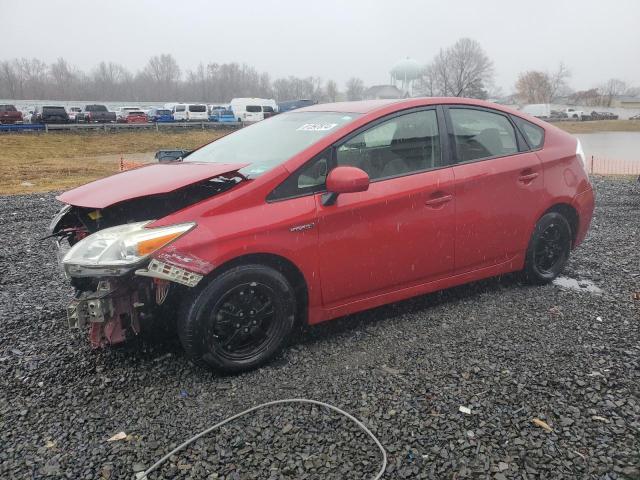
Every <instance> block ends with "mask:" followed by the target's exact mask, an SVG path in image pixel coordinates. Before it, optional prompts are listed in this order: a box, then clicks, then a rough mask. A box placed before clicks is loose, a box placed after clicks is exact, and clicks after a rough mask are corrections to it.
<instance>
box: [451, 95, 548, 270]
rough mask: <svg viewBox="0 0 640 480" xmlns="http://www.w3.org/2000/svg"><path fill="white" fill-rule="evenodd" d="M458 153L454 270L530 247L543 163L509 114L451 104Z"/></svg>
mask: <svg viewBox="0 0 640 480" xmlns="http://www.w3.org/2000/svg"><path fill="white" fill-rule="evenodd" d="M446 118H447V128H448V133H449V139H450V145H451V147H452V148H451V149H452V151H453V154H454V157H455V165H454V166H453V175H454V178H455V188H454V191H455V197H456V235H455V237H456V240H455V252H456V262H455V271H456V273H464V272H469V271H473V270H477V269H480V268H484V267H489V266H492V265H496V264H499V263H503V262H507V261H510V260H512V259H514V257H515V256H516V255H518V254H520V253H524V251H525V250H526V248H527V244H528V241H529V237H530V235H531V228H532V226H533V225H534V224H535V215H536V214H537V212H538V209H539V203H540V199H541V198H542V195H543V186H544V179H543V170H542V164H541V162H540V160H539V159H538V156H537V155H536V154H535V152H531V151H523V150H527V148H526V146H525V144H524V140H523V139H522V137H521V136H520V135H519V134H518V132H517V130H516V128H515V127H514V125H513V123H512V122H511V120H510V118H509V117H508V115H506V114H503V113H501V112H498V111H497V110H491V109H482V108H473V107H462V106H449V107H448V108H447V109H446Z"/></svg>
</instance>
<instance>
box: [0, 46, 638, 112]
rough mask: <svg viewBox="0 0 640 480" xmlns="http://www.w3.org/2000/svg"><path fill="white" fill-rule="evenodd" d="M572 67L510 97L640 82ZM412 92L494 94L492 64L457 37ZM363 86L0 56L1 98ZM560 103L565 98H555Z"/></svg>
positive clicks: (303, 94)
mask: <svg viewBox="0 0 640 480" xmlns="http://www.w3.org/2000/svg"><path fill="white" fill-rule="evenodd" d="M570 77H571V72H570V70H569V69H568V68H567V67H566V65H564V64H563V63H561V64H560V65H559V67H558V69H557V70H555V71H553V72H545V71H539V70H529V71H525V72H522V73H521V74H520V75H519V76H518V79H517V81H516V83H515V85H514V92H515V93H514V94H513V95H512V96H511V101H512V102H514V103H552V102H553V101H554V100H557V99H558V98H559V97H564V98H569V100H572V101H573V102H574V103H577V104H582V105H593V106H605V107H606V106H611V104H612V101H613V99H614V98H615V97H616V96H618V95H640V88H637V87H631V86H628V85H627V84H625V83H624V82H623V81H621V80H618V79H611V80H609V81H608V82H606V83H604V84H602V85H600V86H597V87H594V88H591V89H588V90H583V91H577V92H575V91H573V90H572V89H571V88H570V87H569V85H568V80H569V78H570ZM413 80H414V83H413V94H414V95H417V96H447V97H471V98H481V99H486V98H499V97H502V96H503V94H502V91H501V90H500V89H499V88H497V87H496V86H495V85H494V65H493V62H492V61H491V59H490V58H489V56H488V55H487V53H486V52H485V51H484V50H483V48H482V46H481V45H480V44H479V43H478V42H477V41H476V40H473V39H470V38H462V39H460V40H458V41H457V42H456V43H454V44H453V45H451V46H448V47H446V48H441V49H440V50H439V52H438V53H437V54H436V55H435V56H434V58H433V59H432V60H431V62H429V63H428V64H427V65H425V66H424V67H423V68H422V69H421V71H420V72H419V73H418V75H417V78H414V79H413ZM365 92H366V86H365V84H364V82H363V81H362V80H361V79H359V78H357V77H352V78H350V79H349V80H348V81H347V82H346V84H345V85H344V89H343V90H340V88H339V86H338V84H337V83H336V82H335V81H333V80H331V79H329V80H326V81H325V80H323V79H322V78H320V77H314V76H310V77H296V76H289V77H284V78H277V79H272V78H271V76H270V75H269V74H268V73H266V72H259V71H258V70H256V69H255V68H254V67H252V66H250V65H246V64H239V63H216V62H209V63H206V64H205V63H200V64H199V65H198V66H197V67H196V68H195V69H193V70H186V71H183V70H182V69H181V68H180V66H179V65H178V62H177V61H176V59H175V58H174V57H173V56H172V55H169V54H162V55H156V56H153V57H151V58H150V59H149V60H148V62H147V63H146V64H145V65H144V67H142V68H141V69H140V70H139V71H137V72H135V73H134V72H131V71H130V70H128V69H127V68H125V67H124V66H123V65H121V64H118V63H115V62H104V61H103V62H100V63H99V64H98V65H97V66H96V67H95V68H93V69H91V70H90V71H87V72H85V71H83V70H80V69H79V68H77V67H74V66H73V65H71V64H69V63H68V62H67V61H66V60H65V59H64V58H59V59H58V60H56V61H55V62H53V63H50V64H47V63H45V62H43V61H42V60H39V59H37V58H32V59H28V58H15V59H12V60H3V61H0V98H11V99H15V100H28V99H50V100H78V99H83V98H84V99H95V100H104V101H133V102H144V101H148V102H152V101H157V102H162V101H198V102H213V101H221V102H224V101H228V100H230V99H232V98H234V97H262V98H275V99H276V100H278V101H282V100H292V99H301V98H308V99H311V100H314V101H318V102H334V101H340V100H361V99H362V98H363V97H364V96H365ZM560 103H565V102H560Z"/></svg>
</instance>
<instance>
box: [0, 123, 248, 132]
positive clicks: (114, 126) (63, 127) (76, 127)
mask: <svg viewBox="0 0 640 480" xmlns="http://www.w3.org/2000/svg"><path fill="white" fill-rule="evenodd" d="M243 126H244V123H243V122H224V123H220V122H161V123H61V124H57V123H56V124H44V125H43V124H40V123H33V124H32V123H24V124H13V125H0V132H5V133H7V132H42V131H44V132H47V133H48V132H59V131H82V130H94V131H95V130H103V131H105V132H109V131H122V130H156V131H159V130H167V129H194V128H195V129H202V130H208V129H213V130H224V129H236V128H240V127H243Z"/></svg>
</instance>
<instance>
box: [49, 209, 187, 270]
mask: <svg viewBox="0 0 640 480" xmlns="http://www.w3.org/2000/svg"><path fill="white" fill-rule="evenodd" d="M151 222H153V220H148V221H145V222H137V223H128V224H126V225H118V226H117V227H111V228H105V229H104V230H100V231H98V232H96V233H94V234H92V235H89V236H88V237H86V238H83V239H82V240H80V241H79V242H78V243H76V244H75V245H74V246H73V247H72V248H71V250H69V251H68V252H67V254H66V255H65V256H64V258H63V259H62V264H63V266H64V269H65V271H66V272H67V274H69V275H70V276H72V277H88V276H99V275H119V274H122V273H124V272H126V271H129V270H131V269H132V268H133V267H135V266H137V265H139V264H140V263H141V262H142V261H144V260H145V259H147V257H149V255H151V254H152V253H153V252H155V251H156V250H159V249H160V248H162V247H164V246H165V245H167V244H168V243H170V242H173V241H174V240H176V239H177V238H179V237H180V236H182V235H184V234H185V233H187V232H188V231H189V230H191V229H192V228H193V227H195V225H196V224H195V223H182V224H179V225H171V226H168V227H158V228H145V227H146V225H149V224H150V223H151Z"/></svg>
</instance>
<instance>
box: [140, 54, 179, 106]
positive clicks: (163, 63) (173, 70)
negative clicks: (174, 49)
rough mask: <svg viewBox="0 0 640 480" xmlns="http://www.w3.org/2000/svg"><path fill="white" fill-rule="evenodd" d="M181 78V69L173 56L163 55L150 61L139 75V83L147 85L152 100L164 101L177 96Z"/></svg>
mask: <svg viewBox="0 0 640 480" xmlns="http://www.w3.org/2000/svg"><path fill="white" fill-rule="evenodd" d="M180 77H181V72H180V67H179V66H178V63H177V62H176V60H175V59H174V58H173V56H172V55H170V54H162V55H156V56H154V57H151V58H150V59H149V62H148V63H147V65H146V66H145V68H144V70H143V71H142V72H141V73H140V74H139V75H138V78H137V82H138V83H139V84H144V83H146V84H147V92H148V95H149V97H150V98H153V99H154V100H155V99H157V100H162V99H167V98H172V97H175V96H176V95H177V93H178V92H177V90H178V88H177V87H178V82H179V81H180Z"/></svg>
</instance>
